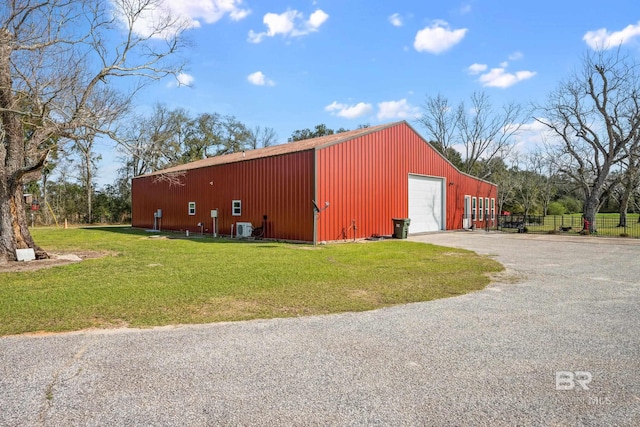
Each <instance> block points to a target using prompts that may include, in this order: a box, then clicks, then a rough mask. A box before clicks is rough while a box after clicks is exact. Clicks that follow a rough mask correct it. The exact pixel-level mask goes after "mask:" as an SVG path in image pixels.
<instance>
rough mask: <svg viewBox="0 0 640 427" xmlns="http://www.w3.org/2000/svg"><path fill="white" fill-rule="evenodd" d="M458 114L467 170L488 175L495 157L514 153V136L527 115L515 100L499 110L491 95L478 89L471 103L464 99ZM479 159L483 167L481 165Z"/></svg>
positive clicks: (477, 174) (479, 175)
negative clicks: (479, 165) (512, 151)
mask: <svg viewBox="0 0 640 427" xmlns="http://www.w3.org/2000/svg"><path fill="white" fill-rule="evenodd" d="M457 114H458V118H457V125H458V132H459V139H460V143H461V144H462V145H463V146H464V155H465V156H464V157H465V158H464V172H467V173H469V174H472V175H475V176H478V177H479V178H487V177H488V176H489V175H491V170H492V167H491V166H492V165H493V163H494V161H496V160H498V159H503V158H505V157H507V156H508V155H509V154H510V153H511V150H512V148H513V143H514V136H515V135H516V134H517V133H518V131H519V130H520V128H521V127H522V124H523V121H524V118H525V117H524V116H525V113H524V110H523V109H522V107H521V106H520V105H519V104H516V103H508V104H505V105H503V106H502V108H501V109H500V110H496V109H495V108H494V107H493V103H492V102H491V99H490V97H489V95H487V94H486V93H484V92H475V93H473V94H472V95H471V106H468V105H467V104H465V103H464V102H461V103H460V105H459V106H458V112H457ZM480 162H482V163H483V168H482V169H483V170H481V169H479V168H478V164H479V163H480Z"/></svg>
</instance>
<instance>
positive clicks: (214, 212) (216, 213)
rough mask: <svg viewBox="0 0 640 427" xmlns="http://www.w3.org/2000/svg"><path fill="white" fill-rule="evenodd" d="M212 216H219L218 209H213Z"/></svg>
mask: <svg viewBox="0 0 640 427" xmlns="http://www.w3.org/2000/svg"><path fill="white" fill-rule="evenodd" d="M211 218H218V209H212V210H211Z"/></svg>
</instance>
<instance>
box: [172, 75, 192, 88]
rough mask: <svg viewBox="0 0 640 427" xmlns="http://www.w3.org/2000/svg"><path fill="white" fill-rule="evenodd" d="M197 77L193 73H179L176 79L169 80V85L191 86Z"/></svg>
mask: <svg viewBox="0 0 640 427" xmlns="http://www.w3.org/2000/svg"><path fill="white" fill-rule="evenodd" d="M194 81H195V78H194V77H193V76H192V75H191V74H187V73H179V74H178V75H177V76H176V79H175V80H174V81H171V82H169V84H168V85H167V86H169V87H180V86H191V85H192V84H193V82H194Z"/></svg>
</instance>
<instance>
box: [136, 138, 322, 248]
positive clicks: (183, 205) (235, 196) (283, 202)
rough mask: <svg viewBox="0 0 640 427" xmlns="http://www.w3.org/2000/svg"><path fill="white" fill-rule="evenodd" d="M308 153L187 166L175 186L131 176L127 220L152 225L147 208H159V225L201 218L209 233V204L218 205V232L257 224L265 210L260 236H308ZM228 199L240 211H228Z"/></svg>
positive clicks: (192, 224)
mask: <svg viewBox="0 0 640 427" xmlns="http://www.w3.org/2000/svg"><path fill="white" fill-rule="evenodd" d="M313 159H314V153H313V151H312V150H307V151H302V152H296V153H291V154H287V155H281V156H275V157H266V158H261V159H255V160H248V161H241V162H236V163H229V164H224V165H217V166H211V167H206V168H201V169H194V170H189V171H187V172H186V174H185V175H184V176H183V177H182V178H181V180H182V182H183V184H184V185H181V186H179V185H169V184H168V183H167V182H158V181H157V179H156V178H157V177H154V176H148V177H140V178H136V179H134V180H133V183H132V194H133V195H132V198H133V207H132V223H133V226H134V227H141V228H151V227H153V221H154V218H153V213H154V211H156V210H157V209H162V215H163V217H162V228H163V229H167V230H187V229H188V230H189V231H190V232H199V227H198V226H197V224H198V223H199V222H202V223H204V224H205V229H208V232H209V233H211V232H212V220H211V210H212V209H218V221H219V222H218V232H219V233H221V234H230V233H231V225H232V224H235V223H236V222H251V223H252V224H253V225H254V227H257V226H259V225H261V224H262V218H263V215H267V227H266V233H265V237H270V238H278V239H286V240H301V241H312V240H313V209H312V204H311V200H312V199H313V190H314V183H313ZM154 181H156V182H154ZM210 183H212V185H211V184H210ZM232 200H241V201H242V215H241V216H232V212H231V202H232ZM189 202H195V203H196V214H195V215H189V212H188V204H189Z"/></svg>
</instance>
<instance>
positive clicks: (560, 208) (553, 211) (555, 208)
mask: <svg viewBox="0 0 640 427" xmlns="http://www.w3.org/2000/svg"><path fill="white" fill-rule="evenodd" d="M565 213H567V207H566V206H565V205H563V204H562V203H560V202H551V203H549V206H547V215H564V214H565Z"/></svg>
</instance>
